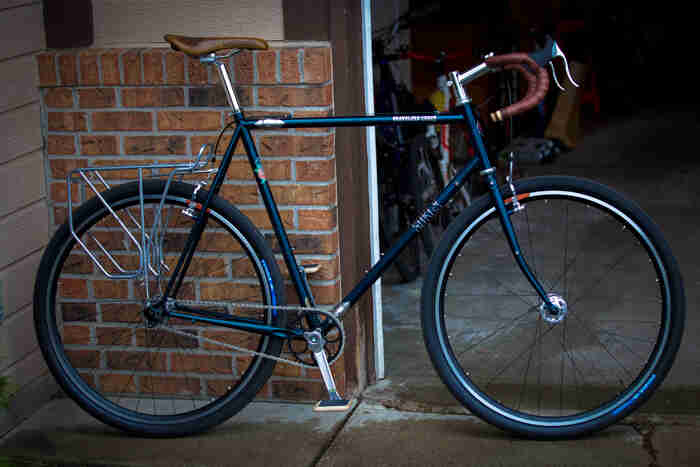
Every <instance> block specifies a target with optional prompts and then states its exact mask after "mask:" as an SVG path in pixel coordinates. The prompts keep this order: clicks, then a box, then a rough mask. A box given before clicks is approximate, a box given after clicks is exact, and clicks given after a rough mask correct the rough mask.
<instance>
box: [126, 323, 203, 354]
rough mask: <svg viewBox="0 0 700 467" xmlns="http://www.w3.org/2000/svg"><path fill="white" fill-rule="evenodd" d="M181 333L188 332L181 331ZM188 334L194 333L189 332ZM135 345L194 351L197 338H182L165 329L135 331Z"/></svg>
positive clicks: (180, 335)
mask: <svg viewBox="0 0 700 467" xmlns="http://www.w3.org/2000/svg"><path fill="white" fill-rule="evenodd" d="M180 331H182V332H188V331H187V330H184V329H181V330H180ZM189 333H195V331H192V330H189ZM136 344H137V345H138V346H140V347H151V348H155V347H159V348H171V349H185V348H186V349H195V348H197V347H199V342H198V341H197V336H196V335H193V336H192V337H190V336H184V335H182V334H174V333H172V332H170V331H168V330H167V329H143V328H138V329H136Z"/></svg>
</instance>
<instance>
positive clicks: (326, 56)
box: [304, 47, 331, 83]
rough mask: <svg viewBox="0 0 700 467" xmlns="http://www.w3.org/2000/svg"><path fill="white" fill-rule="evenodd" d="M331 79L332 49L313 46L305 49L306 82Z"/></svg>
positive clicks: (320, 81) (319, 81)
mask: <svg viewBox="0 0 700 467" xmlns="http://www.w3.org/2000/svg"><path fill="white" fill-rule="evenodd" d="M330 79H331V49H329V48H327V47H312V48H307V49H304V82H305V83H325V82H327V81H330Z"/></svg>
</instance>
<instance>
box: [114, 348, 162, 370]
mask: <svg viewBox="0 0 700 467" xmlns="http://www.w3.org/2000/svg"><path fill="white" fill-rule="evenodd" d="M105 353H106V354H107V360H106V361H107V368H110V369H112V370H128V371H137V370H141V371H167V369H168V363H167V362H168V354H166V353H163V352H124V351H112V352H105Z"/></svg>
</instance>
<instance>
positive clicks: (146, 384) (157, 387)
mask: <svg viewBox="0 0 700 467" xmlns="http://www.w3.org/2000/svg"><path fill="white" fill-rule="evenodd" d="M141 390H142V391H143V392H144V393H147V394H153V393H155V394H173V395H183V396H184V395H197V394H199V393H200V391H201V388H200V383H199V378H188V377H183V378H174V377H171V376H142V377H141Z"/></svg>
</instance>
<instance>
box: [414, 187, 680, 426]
mask: <svg viewBox="0 0 700 467" xmlns="http://www.w3.org/2000/svg"><path fill="white" fill-rule="evenodd" d="M515 185H516V191H517V193H519V196H518V198H519V200H520V203H521V204H522V205H523V206H524V210H522V211H517V212H515V213H513V214H511V221H512V223H513V227H514V229H515V232H516V235H517V238H518V240H519V243H520V247H521V254H522V255H523V257H524V258H525V259H526V261H527V262H528V264H529V266H530V268H531V270H532V271H533V273H534V274H535V276H536V277H537V279H538V280H539V281H540V283H541V284H542V285H543V286H544V287H545V289H546V292H547V293H548V295H549V296H550V297H551V300H552V301H553V302H554V303H555V304H558V312H557V313H552V312H551V311H549V310H548V309H547V308H545V307H544V306H543V304H542V301H541V300H540V298H539V296H538V295H537V294H536V293H535V292H534V290H533V288H532V286H531V285H530V284H529V282H528V281H527V280H526V279H525V277H524V276H523V274H522V272H521V271H520V270H519V268H518V266H517V265H516V263H515V260H514V259H513V254H512V252H511V250H510V248H509V246H508V244H507V242H506V240H505V238H504V235H503V233H502V229H501V226H500V221H499V219H498V215H497V212H496V210H495V207H494V205H493V202H492V201H491V198H490V196H484V197H481V198H479V199H478V200H476V201H475V203H474V204H473V205H472V206H471V207H470V208H469V209H468V210H467V211H465V212H464V213H463V214H462V215H461V216H460V217H458V218H457V219H456V220H455V221H454V222H453V223H452V224H451V225H450V227H449V228H448V230H447V231H446V233H445V235H444V236H443V239H442V241H441V243H440V245H439V247H438V249H437V250H436V253H435V255H434V257H433V260H432V262H431V264H430V267H429V270H428V273H427V276H426V279H425V281H424V284H423V291H422V323H423V332H424V338H425V342H426V345H427V348H428V352H429V354H430V357H431V359H432V361H433V364H434V366H435V368H436V369H437V371H438V373H439V375H440V377H441V378H442V379H443V381H444V382H445V384H446V385H447V386H448V388H449V389H450V391H451V392H452V394H453V395H454V396H455V397H456V398H457V399H458V400H459V401H461V402H462V403H463V404H464V405H465V406H466V407H468V408H469V410H471V411H472V412H473V413H474V414H476V415H478V416H480V417H481V418H483V419H485V420H486V421H488V422H490V423H492V424H494V425H496V426H499V427H500V428H502V429H504V430H508V431H511V432H514V433H517V434H519V435H523V436H528V437H537V438H563V437H573V436H579V435H582V434H586V433H589V432H592V431H595V430H599V429H602V428H604V427H606V426H608V425H610V424H612V423H613V422H615V421H616V420H619V419H620V418H622V417H624V416H626V415H627V414H629V413H630V412H632V411H633V410H635V409H636V408H638V407H639V406H640V405H641V404H642V403H643V402H644V401H646V400H647V399H648V398H649V396H650V395H651V394H652V393H653V392H654V390H655V389H656V388H657V387H658V386H659V385H660V384H661V382H662V380H663V379H664V377H665V376H666V374H667V372H668V370H669V369H670V367H671V364H672V362H673V360H674V358H675V355H676V352H677V350H678V347H679V345H680V341H681V336H682V332H683V323H684V316H685V297H684V292H683V284H682V279H681V275H680V272H679V269H678V266H677V264H676V261H675V259H674V258H673V255H672V254H671V251H670V249H669V247H668V245H667V244H666V242H665V241H664V239H663V238H662V235H661V233H660V231H659V229H658V227H656V225H655V224H654V223H653V222H652V221H651V220H650V219H649V217H648V216H647V215H646V214H644V213H643V212H642V211H641V209H640V208H639V207H637V206H636V205H635V204H633V203H632V202H630V201H628V200H627V199H625V198H623V197H622V196H621V195H619V194H618V193H615V192H614V191H612V190H610V189H609V188H606V187H604V186H602V185H599V184H597V183H593V182H590V181H586V180H581V179H576V178H571V177H541V178H533V179H525V180H522V181H518V182H516V184H515ZM507 196H508V195H506V194H504V197H507ZM506 207H507V208H508V209H511V208H512V203H511V200H510V199H508V200H506Z"/></svg>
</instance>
